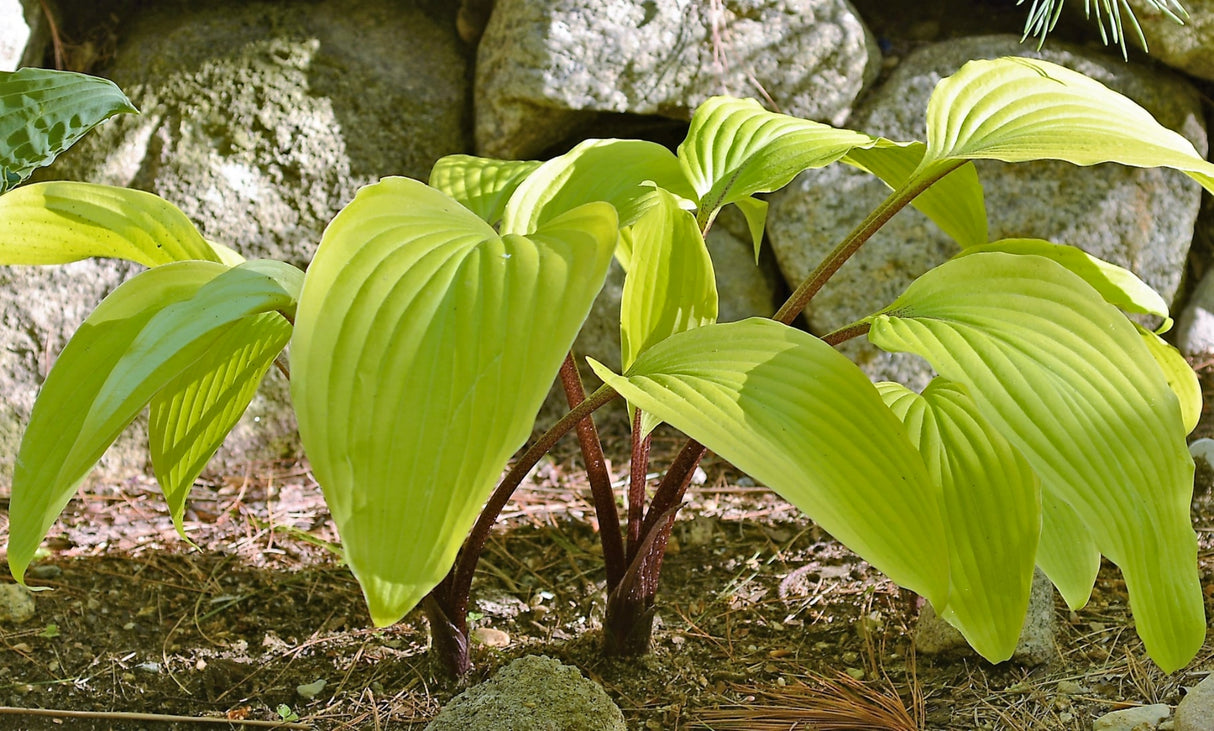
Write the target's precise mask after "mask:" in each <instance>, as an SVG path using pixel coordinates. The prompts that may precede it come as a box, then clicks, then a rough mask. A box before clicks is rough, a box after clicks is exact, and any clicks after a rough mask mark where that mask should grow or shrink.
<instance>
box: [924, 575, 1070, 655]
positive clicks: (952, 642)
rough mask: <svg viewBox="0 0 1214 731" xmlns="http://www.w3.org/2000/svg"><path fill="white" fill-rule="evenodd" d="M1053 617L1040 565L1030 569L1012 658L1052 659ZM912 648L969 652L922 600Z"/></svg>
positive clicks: (1054, 649)
mask: <svg viewBox="0 0 1214 731" xmlns="http://www.w3.org/2000/svg"><path fill="white" fill-rule="evenodd" d="M1056 625H1057V620H1056V619H1055V617H1054V586H1053V584H1051V583H1050V580H1049V579H1048V578H1047V577H1046V575H1045V574H1044V573H1042V572H1041V569H1037V570H1036V571H1035V572H1034V573H1033V589H1032V593H1031V594H1030V595H1029V608H1028V612H1027V613H1026V615H1025V617H1024V627H1023V628H1021V630H1020V639H1019V640H1018V641H1017V643H1016V649H1015V651H1014V652H1013V653H1012V662H1015V663H1019V664H1021V665H1025V666H1027V667H1037V666H1038V665H1045V664H1048V663H1050V662H1052V661H1053V660H1054V659H1055V658H1056V657H1057V656H1058V648H1057V646H1056V645H1055V642H1054V635H1055V631H1056ZM915 650H916V651H917V652H921V653H923V654H925V655H943V654H948V653H953V652H969V653H973V650H972V649H970V646H969V643H967V642H966V641H965V638H964V637H963V636H962V635H961V633H960V632H958V631H957V629H956V628H955V627H953V626H952V625H951V624H949V623H948V622H946V621H944V620H943V619H941V618H940V616H939V615H937V614H936V612H935V610H933V609H932V606H931V605H930V604H924V606H923V612H922V613H921V614H920V615H919V623H918V625H917V626H916V627H915Z"/></svg>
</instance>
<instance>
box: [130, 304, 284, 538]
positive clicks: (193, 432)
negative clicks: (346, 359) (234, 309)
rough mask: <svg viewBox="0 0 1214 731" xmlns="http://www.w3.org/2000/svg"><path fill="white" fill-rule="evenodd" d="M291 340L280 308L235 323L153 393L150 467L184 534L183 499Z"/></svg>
mask: <svg viewBox="0 0 1214 731" xmlns="http://www.w3.org/2000/svg"><path fill="white" fill-rule="evenodd" d="M290 339H291V324H290V323H289V322H287V320H286V319H285V318H283V316H282V315H280V314H278V313H277V312H268V313H264V314H260V315H253V316H251V317H246V318H244V319H242V320H239V321H237V322H234V323H232V324H231V326H229V327H228V329H227V330H226V331H224V332H223V333H222V334H221V335H220V336H219V338H217V339H216V340H215V341H214V342H213V343H212V344H211V347H210V348H209V350H208V351H207V352H206V353H205V354H203V355H202V357H201V358H199V359H198V360H197V361H195V362H194V363H192V364H191V365H189V366H188V367H187V368H186V369H185V370H184V371H182V373H181V374H180V375H179V376H177V377H176V378H174V379H173V380H172V381H170V382H169V383H168V384H167V385H166V386H165V387H164V388H163V389H162V390H161V391H160V392H159V393H157V394H156V395H155V396H153V397H152V400H151V403H150V405H149V415H148V442H149V444H150V446H151V452H152V468H153V470H154V471H155V473H156V480H157V482H159V483H160V487H161V489H162V490H163V491H164V496H165V499H166V500H167V501H168V504H169V513H170V515H172V517H173V525H174V527H176V528H177V532H178V533H180V534H181V535H182V537H185V532H184V529H183V528H182V523H181V520H182V515H183V513H184V511H185V499H186V496H187V495H188V494H189V492H190V488H191V487H193V485H194V480H195V479H197V478H198V475H199V474H200V473H201V472H202V469H203V467H205V466H206V464H207V461H208V460H210V459H211V457H212V456H213V455H214V454H215V452H216V450H218V449H219V447H220V445H221V444H223V440H224V439H225V438H226V437H227V435H228V432H230V431H232V427H234V426H236V422H237V421H239V420H240V417H241V415H242V414H244V411H245V409H246V408H247V407H248V405H249V402H250V401H252V400H253V395H254V394H255V393H256V392H257V386H258V385H260V383H261V380H262V378H263V377H264V376H265V374H266V371H267V370H268V369H269V367H270V365H271V364H272V363H273V362H274V359H275V358H276V357H277V356H278V354H279V353H280V352H282V349H283V348H284V347H286V345H287V341H289V340H290Z"/></svg>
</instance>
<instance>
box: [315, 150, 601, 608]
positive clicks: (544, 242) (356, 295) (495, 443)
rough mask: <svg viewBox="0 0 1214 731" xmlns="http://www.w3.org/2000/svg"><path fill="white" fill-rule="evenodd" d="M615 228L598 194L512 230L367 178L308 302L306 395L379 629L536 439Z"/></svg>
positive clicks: (455, 544) (447, 563)
mask: <svg viewBox="0 0 1214 731" xmlns="http://www.w3.org/2000/svg"><path fill="white" fill-rule="evenodd" d="M540 172H541V171H537V172H536V173H533V175H532V177H531V178H528V183H529V182H530V181H531V180H532V179H533V178H534V177H535V175H539V174H540ZM521 190H522V189H521V188H520V191H521ZM512 202H513V199H512ZM618 230H619V229H618V221H617V219H616V216H615V212H614V211H613V210H612V208H611V206H609V205H607V204H605V203H592V204H589V205H585V206H581V207H579V208H576V209H574V210H572V211H569V212H567V213H565V214H564V215H561V216H558V217H556V218H553V219H551V220H548V221H547V222H546V223H544V224H543V225H542V226H541V227H540V228H539V229H538V230H536V231H534V232H533V233H532V234H531V235H529V236H527V237H523V236H519V235H514V234H507V235H504V236H499V235H498V234H497V232H495V231H494V230H493V228H492V227H490V226H489V225H488V224H487V223H485V222H484V221H483V220H481V219H480V218H478V217H476V216H475V215H474V214H473V213H471V212H470V211H468V210H467V209H466V208H464V207H463V206H461V205H459V204H458V203H456V202H455V201H454V200H452V199H451V198H448V197H447V196H446V195H444V194H443V193H441V192H439V191H437V190H434V189H433V188H429V187H427V186H425V185H422V184H421V183H418V182H416V181H413V180H408V179H405V178H386V179H384V180H382V181H380V182H379V183H376V184H375V185H371V186H368V187H365V188H363V189H362V190H361V191H359V193H358V195H357V196H356V197H355V198H354V200H353V201H352V202H351V203H350V204H349V205H348V206H346V208H345V209H343V210H342V211H341V212H340V213H339V214H338V215H337V217H336V218H335V219H334V220H333V222H332V223H330V224H329V227H328V229H327V230H326V231H325V235H324V238H323V239H322V240H321V244H320V247H319V249H318V250H317V253H316V258H315V259H314V260H313V262H312V265H311V267H310V268H309V269H308V274H307V278H306V280H305V283H304V289H303V295H302V297H301V299H300V305H299V313H298V316H297V318H296V322H295V334H294V336H293V339H292V342H291V358H292V366H291V369H292V378H291V394H292V398H293V400H294V403H295V409H296V414H297V416H298V418H299V431H300V436H301V437H302V440H303V444H304V448H305V450H306V451H307V454H308V457H309V459H310V460H311V461H312V468H313V471H314V473H315V475H316V479H317V482H319V483H320V485H321V487H322V488H323V489H324V493H325V499H326V501H327V502H328V505H329V509H330V510H331V511H332V514H333V519H334V521H335V522H336V523H337V527H338V530H339V532H340V534H341V538H342V543H343V545H344V547H345V555H346V559H347V561H348V562H349V565H350V568H351V570H352V571H353V572H354V575H355V576H356V577H357V578H358V580H359V583H360V584H361V586H362V589H363V593H364V595H365V596H366V599H367V604H368V606H369V609H370V612H371V618H372V621H373V622H374V623H375V624H376V625H377V626H384V625H387V624H391V623H393V622H395V621H397V620H399V619H400V618H401V617H402V616H404V614H405V613H406V612H408V611H409V610H410V609H412V608H413V607H414V606H415V605H416V604H417V602H419V601H420V600H421V599H422V597H424V596H425V595H426V593H427V592H429V591H430V589H432V588H433V587H434V586H435V585H436V584H437V583H438V582H439V581H440V580H441V579H442V578H443V576H444V575H445V574H446V573H447V571H448V569H449V568H450V567H451V565H452V564H453V563H454V561H455V556H456V553H457V552H458V550H459V547H460V544H461V543H462V542H463V540H464V537H465V536H466V535H467V532H468V530H469V529H470V528H471V526H472V524H473V522H474V521H475V520H476V516H477V514H478V513H479V511H480V509H481V507H482V506H483V505H484V502H485V500H486V498H487V497H488V496H489V494H490V492H492V490H493V486H494V485H495V484H496V482H497V480H498V478H499V477H500V475H501V471H502V468H503V467H504V466H505V465H506V462H507V460H508V459H509V458H510V456H511V455H512V454H513V453H514V451H515V450H516V449H518V448H519V447H520V446H521V445H522V444H523V442H524V441H525V440H526V439H527V437H528V436H530V434H531V427H532V424H533V423H534V419H535V415H536V413H537V412H538V411H539V408H540V405H541V404H542V403H543V401H544V398H545V396H547V394H548V390H549V388H550V387H551V385H552V382H553V380H554V379H555V378H556V375H557V372H558V371H559V369H560V366H561V363H562V362H563V361H564V359H565V356H566V354H567V353H568V351H569V348H570V346H572V344H573V341H574V338H575V337H576V335H577V332H578V330H579V328H580V327H581V325H582V322H583V321H584V320H585V319H586V316H587V314H588V313H589V312H590V306H591V304H592V303H593V302H594V299H595V297H596V296H597V295H598V292H599V290H600V289H601V288H602V286H603V281H604V279H605V278H606V275H607V266H608V264H609V263H610V261H611V256H612V252H613V250H614V249H615V246H616V239H617V238H618Z"/></svg>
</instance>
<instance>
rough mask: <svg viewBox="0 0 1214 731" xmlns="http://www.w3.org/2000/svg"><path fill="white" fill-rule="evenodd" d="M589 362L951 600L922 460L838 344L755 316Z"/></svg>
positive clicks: (933, 594)
mask: <svg viewBox="0 0 1214 731" xmlns="http://www.w3.org/2000/svg"><path fill="white" fill-rule="evenodd" d="M591 367H592V368H594V371H595V373H597V374H598V376H599V377H600V378H602V379H603V381H604V382H605V383H607V384H608V385H610V386H611V387H612V388H614V389H615V390H616V391H618V392H619V393H620V394H621V395H622V396H623V397H624V398H626V399H627V400H628V401H629V402H630V403H632V404H635V405H636V406H638V407H639V408H641V409H643V410H644V411H647V412H650V413H652V414H655V415H656V416H657V417H658V418H660V419H661V420H662V421H666V422H669V423H670V424H672V425H674V426H675V427H676V428H678V429H680V430H682V431H683V432H685V433H686V434H688V435H689V436H691V437H692V438H693V439H696V440H697V441H699V442H700V443H702V444H704V445H706V446H707V447H708V448H709V449H712V450H713V451H714V452H716V453H717V454H719V455H721V456H722V457H724V458H725V459H727V460H729V461H730V462H732V463H733V464H734V465H736V466H737V467H738V468H739V469H741V470H743V471H745V472H747V473H748V474H750V475H752V476H753V477H755V479H757V480H760V481H762V482H763V483H764V484H766V485H767V486H769V487H771V489H773V490H775V491H776V492H778V493H779V494H780V495H782V496H783V497H784V498H785V499H787V500H788V501H790V502H791V503H793V504H794V505H796V506H797V507H799V508H800V509H802V510H804V511H805V512H806V514H808V515H809V516H810V517H811V518H813V519H814V521H816V522H817V523H818V524H820V525H821V526H822V527H823V528H824V529H826V530H827V531H829V532H830V533H831V535H833V536H834V537H835V538H837V539H839V540H840V541H841V542H843V543H844V544H845V545H847V546H848V547H849V548H851V549H852V550H853V551H855V552H856V553H858V554H859V555H860V556H862V557H863V558H865V559H866V560H868V561H869V562H870V563H872V564H873V565H874V566H876V567H877V568H878V569H880V570H881V571H884V572H885V573H886V574H887V575H888V576H889V577H890V578H891V579H893V580H894V581H896V582H898V583H899V584H901V585H903V586H905V587H907V588H909V589H911V590H913V591H916V592H918V593H920V594H922V595H923V596H926V597H927V598H928V599H930V600H931V601H932V603H933V604H934V605H936V606H944V605H945V604H946V603H947V600H948V582H949V578H948V571H949V569H948V548H947V545H946V543H945V536H944V529H943V526H942V523H941V520H940V513H939V510H938V509H937V506H936V500H935V499H934V488H933V487H932V483H931V479H930V478H929V476H928V474H927V470H926V468H925V467H924V465H923V460H922V458H921V457H920V456H919V454H918V452H917V451H916V450H915V448H914V446H913V445H912V444H911V443H910V440H909V439H908V437H907V435H906V430H905V429H904V428H903V427H902V424H901V423H900V422H899V421H898V419H897V418H896V417H895V416H894V415H893V414H892V413H891V412H890V410H889V409H888V408H886V406H885V404H884V403H883V402H882V401H881V397H880V395H879V394H878V393H877V390H876V388H875V387H874V386H873V384H872V383H871V382H870V381H869V380H868V379H867V378H866V377H865V376H864V374H863V373H862V372H861V371H860V369H859V368H857V367H856V366H855V364H853V363H852V362H851V361H849V360H848V359H847V358H846V357H844V356H843V355H840V354H839V353H838V352H837V351H835V350H834V349H833V348H831V347H830V346H828V345H826V344H825V343H823V342H822V341H820V340H818V339H817V338H815V337H813V336H812V335H809V334H808V333H805V332H802V331H800V330H796V329H794V328H791V327H789V326H787V325H782V324H780V323H778V322H775V321H772V320H764V319H750V320H743V321H741V322H733V323H724V324H722V323H718V324H714V325H706V326H704V327H699V328H695V329H694V330H689V331H687V332H683V333H679V334H677V335H672V336H671V337H669V338H667V339H665V340H663V341H662V342H660V343H658V344H656V345H654V346H653V347H652V348H650V349H648V350H646V351H645V352H644V353H642V354H641V356H640V357H639V358H638V359H637V360H636V362H635V363H633V364H632V368H630V369H629V370H628V372H627V373H626V374H625V375H623V376H618V375H615V374H614V373H612V372H611V371H610V370H609V369H607V368H606V367H604V366H602V365H601V364H599V363H596V362H594V361H591Z"/></svg>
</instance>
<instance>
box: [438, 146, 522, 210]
mask: <svg viewBox="0 0 1214 731" xmlns="http://www.w3.org/2000/svg"><path fill="white" fill-rule="evenodd" d="M539 166H540V163H539V162H538V161H535V160H494V159H491V158H487V157H473V156H472V155H447V156H446V157H441V158H439V159H438V161H437V162H435V163H434V167H433V168H431V169H430V185H431V186H432V187H434V188H437V189H439V190H441V191H442V192H444V193H446V194H447V195H449V196H451V197H452V198H454V199H455V200H457V201H459V202H460V203H462V204H463V205H464V207H465V208H467V209H468V210H470V211H472V212H473V213H475V214H476V215H477V216H479V217H480V218H481V219H482V220H484V221H486V222H488V223H497V222H498V221H500V220H502V213H503V212H505V210H506V201H508V200H510V196H511V195H513V194H514V191H515V190H516V189H517V188H518V186H519V185H520V184H521V183H522V182H523V181H524V180H526V179H527V176H528V175H530V174H531V173H532V172H534V171H535V169H536V168H538V167H539Z"/></svg>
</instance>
